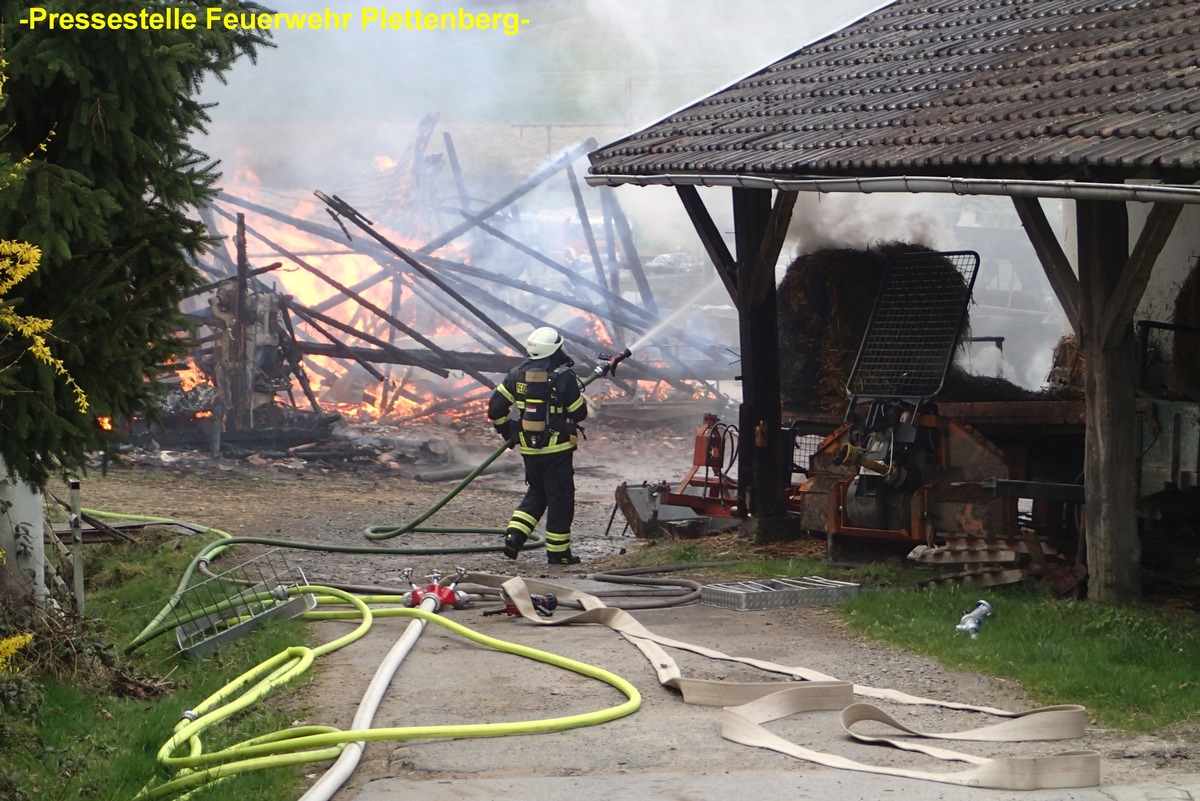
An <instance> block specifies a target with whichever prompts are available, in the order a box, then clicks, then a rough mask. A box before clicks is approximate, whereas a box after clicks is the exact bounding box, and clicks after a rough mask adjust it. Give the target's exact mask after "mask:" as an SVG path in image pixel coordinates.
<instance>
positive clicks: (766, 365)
mask: <svg viewBox="0 0 1200 801" xmlns="http://www.w3.org/2000/svg"><path fill="white" fill-rule="evenodd" d="M793 200H794V198H793ZM788 211H789V212H790V206H789V207H788ZM733 219H734V226H735V228H734V237H735V247H736V250H737V276H738V282H737V293H738V300H739V304H738V319H739V328H740V333H741V352H742V409H741V414H740V420H739V427H740V429H741V450H740V453H739V457H738V494H739V498H738V503H739V505H740V506H741V507H742V508H743V509H745V510H747V511H748V512H749V513H750V516H751V518H752V519H753V521H754V522H753V523H751V525H750V528H751V533H752V536H754V538H755V539H756V540H757V541H760V542H761V541H764V540H772V539H778V538H780V536H782V527H781V526H780V525H779V523H780V522H781V520H782V517H783V514H784V511H785V504H784V491H783V490H784V486H783V463H784V461H783V435H782V431H781V428H782V426H781V417H782V413H781V409H780V401H779V331H778V322H777V314H776V293H775V264H774V262H771V263H770V264H765V263H762V262H760V261H759V259H760V258H761V257H762V256H763V255H764V254H765V253H766V252H767V251H768V250H769V248H767V247H765V243H766V242H767V241H768V239H769V237H770V234H771V232H772V231H773V230H774V229H775V227H776V221H775V220H773V219H772V210H771V191H770V190H768V189H742V188H735V189H734V190H733ZM785 227H786V225H785Z"/></svg>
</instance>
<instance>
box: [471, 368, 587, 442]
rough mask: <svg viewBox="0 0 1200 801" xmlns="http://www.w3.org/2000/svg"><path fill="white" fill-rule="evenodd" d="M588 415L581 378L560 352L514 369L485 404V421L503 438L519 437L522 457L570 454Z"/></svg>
mask: <svg viewBox="0 0 1200 801" xmlns="http://www.w3.org/2000/svg"><path fill="white" fill-rule="evenodd" d="M587 413H588V408H587V402H586V401H585V400H584V399H583V394H582V393H581V392H580V389H579V377H578V376H576V375H575V373H574V372H573V371H572V370H571V368H570V367H568V366H567V364H566V363H565V360H564V359H563V358H562V354H561V351H560V352H557V353H554V354H553V355H551V356H548V357H546V358H544V359H527V360H526V361H524V362H522V363H521V364H519V365H517V366H516V367H514V368H513V369H512V370H510V371H509V373H508V375H506V376H505V377H504V381H503V383H501V384H500V386H498V387H496V389H495V391H494V392H492V397H491V400H490V401H489V402H488V420H490V421H491V423H492V425H493V426H495V428H496V431H497V432H498V433H499V434H500V436H502V437H504V438H505V439H509V438H512V437H513V436H517V437H518V443H519V445H520V447H521V454H522V455H523V456H538V455H541V454H547V453H561V452H563V451H569V450H573V449H574V448H575V446H576V444H577V442H578V435H579V424H580V423H581V422H583V420H584V419H585V418H586V417H587Z"/></svg>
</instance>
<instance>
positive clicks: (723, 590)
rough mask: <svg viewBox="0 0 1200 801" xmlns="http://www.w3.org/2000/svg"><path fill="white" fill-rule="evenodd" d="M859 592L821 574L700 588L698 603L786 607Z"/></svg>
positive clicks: (748, 607)
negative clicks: (822, 576)
mask: <svg viewBox="0 0 1200 801" xmlns="http://www.w3.org/2000/svg"><path fill="white" fill-rule="evenodd" d="M855 595H858V585H857V584H853V583H851V582H849V581H834V580H833V579H827V578H821V577H820V576H801V577H800V578H778V579H766V580H764V581H735V582H732V583H730V584H708V585H706V586H704V587H701V588H700V603H702V604H705V605H707V606H719V607H721V608H722V609H737V610H740V611H743V612H745V611H758V610H762V609H779V608H781V607H785V606H833V605H836V604H840V603H841V602H842V601H845V600H847V599H849V598H853V597H854V596H855Z"/></svg>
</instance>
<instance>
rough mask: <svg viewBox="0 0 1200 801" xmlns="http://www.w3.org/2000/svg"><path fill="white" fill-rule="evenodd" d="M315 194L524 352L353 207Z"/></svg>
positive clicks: (515, 348) (512, 338)
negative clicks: (373, 226)
mask: <svg viewBox="0 0 1200 801" xmlns="http://www.w3.org/2000/svg"><path fill="white" fill-rule="evenodd" d="M315 194H316V196H317V197H318V198H320V199H321V201H322V202H324V203H325V204H326V205H327V206H329V208H331V209H333V210H334V211H335V212H337V213H338V214H340V215H341V216H342V217H343V218H345V219H347V220H349V221H350V222H352V223H354V224H355V225H356V226H358V228H359V230H361V231H363V232H364V233H366V234H367V236H369V237H371V238H372V239H374V240H375V241H376V242H378V243H379V244H381V245H383V246H384V247H385V248H387V249H388V250H390V251H391V252H392V253H394V254H395V255H396V256H399V257H400V259H401V260H402V261H404V262H405V263H406V264H408V265H409V266H410V267H412V268H413V269H414V270H416V271H417V272H419V273H420V274H421V275H423V276H424V277H425V278H426V279H427V280H429V281H430V283H432V284H434V285H435V286H437V287H439V288H440V289H441V290H442V291H443V292H445V293H447V294H448V295H450V297H452V298H454V299H455V300H456V301H458V303H459V304H460V305H461V306H463V308H465V309H467V310H468V311H470V312H471V313H472V314H473V315H475V316H476V317H478V318H479V320H480V321H481V322H482V323H483V324H484V325H486V326H487V327H488V328H490V329H492V330H493V331H495V332H496V334H497V335H498V336H499V337H500V338H501V339H502V340H504V341H505V342H507V343H508V344H509V345H511V346H512V348H513V350H515V351H516V352H517V353H524V352H525V347H524V346H523V345H522V344H521V343H520V342H518V341H517V339H516V337H514V336H513V335H512V334H510V333H508V332H507V331H505V330H504V329H503V328H502V327H500V326H499V325H497V324H496V322H495V321H494V320H492V319H491V318H490V317H488V316H487V315H486V314H484V313H483V312H482V311H480V310H479V308H478V307H476V306H475V305H474V304H472V303H471V302H470V301H468V300H467V299H466V298H464V297H463V296H462V295H461V294H459V293H458V292H457V291H455V289H454V288H453V287H451V286H450V285H449V284H447V283H446V282H445V281H443V280H442V279H441V278H440V277H439V276H437V275H435V274H434V272H433V271H432V270H430V269H429V268H427V267H426V266H425V265H424V264H421V262H419V261H417V260H416V259H415V258H414V257H413V256H411V255H409V254H408V252H407V251H405V250H403V249H401V248H400V246H398V245H396V244H395V243H394V242H392V241H391V240H389V239H388V238H387V237H385V236H384V235H383V234H381V233H379V232H378V231H376V230H375V229H374V228H372V227H371V226H372V225H373V223H372V222H371V221H370V220H368V219H367V218H366V217H364V216H362V215H361V214H359V213H358V211H357V210H355V209H354V207H352V206H351V205H350V204H349V203H347V202H346V201H344V200H342V199H341V198H339V197H338V196H337V195H333V196H330V195H326V194H325V193H324V192H319V191H318V192H316V193H315Z"/></svg>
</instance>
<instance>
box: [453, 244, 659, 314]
mask: <svg viewBox="0 0 1200 801" xmlns="http://www.w3.org/2000/svg"><path fill="white" fill-rule="evenodd" d="M430 261H431V262H432V263H433V264H436V265H437V266H439V267H443V268H445V269H447V270H452V271H454V272H456V273H460V274H461V275H464V276H467V277H469V278H475V279H479V280H483V281H490V282H492V283H495V284H500V285H502V286H507V287H511V288H512V289H519V290H521V291H522V292H527V293H528V294H530V295H537V296H538V297H543V298H545V299H546V300H552V301H554V302H555V303H559V304H562V305H563V306H568V307H570V308H573V309H578V310H579V311H583V312H587V313H588V314H594V315H596V316H597V317H599V318H600V319H602V320H605V319H607V320H610V321H612V322H615V323H618V324H620V325H623V326H625V327H627V328H632V329H634V330H636V331H639V332H642V331H646V330H647V329H648V328H649V327H650V326H649V324H648V323H647V322H646V321H645V320H640V319H639V320H634V319H633V318H631V317H629V316H628V315H624V314H620V313H618V312H616V311H615V310H611V309H610V308H609V307H607V306H606V307H601V306H598V305H596V304H595V303H589V302H587V301H585V300H580V299H579V298H576V297H572V296H571V295H565V294H563V293H562V292H555V291H554V290H553V289H545V288H543V287H540V286H535V285H534V284H531V283H529V282H527V281H521V280H519V279H516V278H509V277H507V276H503V275H498V274H496V273H492V272H489V271H487V270H484V269H481V268H479V267H472V266H470V265H468V264H462V263H460V262H451V261H445V260H441V259H433V258H430ZM484 297H485V298H491V295H490V294H486V293H485V295H484ZM537 324H538V325H541V324H542V323H541V322H538V323H537Z"/></svg>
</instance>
